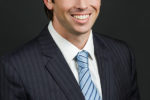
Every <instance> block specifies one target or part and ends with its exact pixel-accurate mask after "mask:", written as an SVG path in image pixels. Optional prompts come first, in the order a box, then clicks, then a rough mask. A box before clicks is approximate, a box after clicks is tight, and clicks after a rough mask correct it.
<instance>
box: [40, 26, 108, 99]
mask: <svg viewBox="0 0 150 100" xmlns="http://www.w3.org/2000/svg"><path fill="white" fill-rule="evenodd" d="M38 41H39V44H40V49H41V53H42V54H43V55H44V57H45V60H46V61H47V64H46V65H45V68H46V69H47V71H49V73H50V74H51V75H52V76H53V77H54V79H55V80H56V82H57V83H58V85H59V86H60V88H61V89H62V91H63V92H64V94H65V95H66V97H67V98H68V100H84V96H83V94H82V92H81V90H80V87H79V85H78V83H77V81H76V79H75V77H74V75H73V73H72V72H71V70H70V68H69V66H68V64H67V63H66V61H65V59H64V57H63V55H62V53H61V52H60V50H59V48H58V47H57V45H56V44H55V42H54V40H53V39H52V37H51V36H50V34H49V31H48V28H47V27H45V28H44V29H43V31H42V32H41V34H40V35H39V38H38ZM93 41H94V50H95V55H96V59H97V62H98V69H99V75H100V79H101V87H102V97H103V100H109V91H108V90H109V80H108V79H109V74H108V71H109V70H108V67H109V63H108V56H106V54H108V52H107V47H106V45H105V43H104V42H103V41H102V39H100V37H99V36H97V35H95V34H93Z"/></svg>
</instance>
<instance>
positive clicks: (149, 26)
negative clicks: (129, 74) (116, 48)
mask: <svg viewBox="0 0 150 100" xmlns="http://www.w3.org/2000/svg"><path fill="white" fill-rule="evenodd" d="M149 10H150V6H149V3H148V0H147V1H146V0H138V1H137V0H103V1H102V7H101V14H100V16H99V18H98V20H97V22H96V24H95V26H94V27H93V29H94V31H97V32H99V33H102V34H106V35H109V36H112V37H115V38H118V39H121V40H124V41H126V42H127V43H128V44H129V46H130V47H132V49H133V51H134V53H135V56H136V64H137V72H138V84H139V89H140V94H141V98H142V100H150V96H149V90H150V85H149V84H150V78H149V76H150V63H149V62H150V60H149V59H150V52H149V51H150V45H149V43H150V39H149V34H150V11H149ZM47 23H48V20H47V18H46V15H45V13H44V9H43V2H42V0H0V56H2V55H5V54H6V53H8V52H10V51H12V50H15V49H16V48H18V47H19V46H21V45H22V44H24V43H26V42H27V41H29V40H31V39H32V38H34V37H35V36H36V35H38V34H39V32H40V31H41V30H42V28H43V27H44V26H45V25H46V24H47Z"/></svg>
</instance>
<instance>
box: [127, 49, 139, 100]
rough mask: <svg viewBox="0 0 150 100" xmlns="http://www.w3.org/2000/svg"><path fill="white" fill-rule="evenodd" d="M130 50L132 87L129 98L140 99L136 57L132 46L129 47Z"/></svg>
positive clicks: (131, 99) (132, 99)
mask: <svg viewBox="0 0 150 100" xmlns="http://www.w3.org/2000/svg"><path fill="white" fill-rule="evenodd" d="M129 52H130V65H131V70H130V75H131V77H130V79H131V81H130V82H131V85H130V86H131V88H130V93H129V98H130V100H140V94H139V90H138V85H137V73H136V64H135V58H134V54H133V52H132V50H131V49H130V48H129Z"/></svg>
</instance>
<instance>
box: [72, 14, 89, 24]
mask: <svg viewBox="0 0 150 100" xmlns="http://www.w3.org/2000/svg"><path fill="white" fill-rule="evenodd" d="M74 15H76V16H81V15H89V17H88V18H86V19H77V18H75V17H73V16H74ZM90 16H91V13H88V14H87V13H84V14H83V13H82V14H79V13H78V14H71V17H72V19H73V21H75V22H76V23H78V24H86V23H87V22H88V21H89V19H90Z"/></svg>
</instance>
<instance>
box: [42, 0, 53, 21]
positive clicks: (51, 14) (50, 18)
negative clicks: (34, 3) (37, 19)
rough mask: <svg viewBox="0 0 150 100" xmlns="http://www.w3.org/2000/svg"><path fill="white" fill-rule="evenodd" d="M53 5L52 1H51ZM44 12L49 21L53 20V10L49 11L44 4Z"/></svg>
mask: <svg viewBox="0 0 150 100" xmlns="http://www.w3.org/2000/svg"><path fill="white" fill-rule="evenodd" d="M52 2H53V3H54V0H52ZM44 10H45V13H46V15H47V17H48V19H49V20H53V10H49V9H48V8H47V7H46V6H45V4H44Z"/></svg>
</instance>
